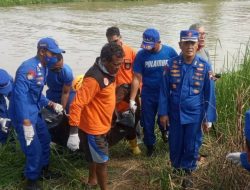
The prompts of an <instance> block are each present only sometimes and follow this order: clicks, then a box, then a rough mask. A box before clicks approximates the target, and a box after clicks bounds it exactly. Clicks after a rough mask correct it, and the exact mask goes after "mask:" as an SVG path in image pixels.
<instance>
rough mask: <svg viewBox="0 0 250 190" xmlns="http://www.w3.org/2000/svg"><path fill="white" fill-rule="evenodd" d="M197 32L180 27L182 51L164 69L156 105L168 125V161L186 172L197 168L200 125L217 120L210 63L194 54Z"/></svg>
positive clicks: (196, 44)
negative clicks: (157, 104)
mask: <svg viewBox="0 0 250 190" xmlns="http://www.w3.org/2000/svg"><path fill="white" fill-rule="evenodd" d="M198 35H199V34H198V32H197V31H194V30H183V31H181V33H180V42H179V46H180V49H181V50H182V52H181V54H180V55H179V56H178V57H175V58H173V59H170V60H169V61H168V65H167V66H166V67H165V69H164V75H163V81H162V85H161V89H160V98H159V109H158V111H159V115H160V121H161V124H162V125H163V126H169V149H170V160H171V164H172V166H173V167H174V168H175V169H177V170H179V169H180V170H184V171H185V173H186V174H191V172H192V171H193V170H195V169H196V166H197V164H196V162H197V158H198V153H199V148H200V145H201V143H200V139H201V136H202V130H201V128H202V126H203V129H204V130H208V129H209V122H214V121H215V120H216V108H215V90H214V81H213V79H212V78H213V76H212V71H211V65H210V64H209V63H208V62H207V61H205V60H204V59H202V58H201V57H199V56H197V55H196V51H197V48H198ZM190 182H191V181H188V183H187V184H185V183H184V184H183V186H184V187H185V186H186V185H192V182H191V183H190Z"/></svg>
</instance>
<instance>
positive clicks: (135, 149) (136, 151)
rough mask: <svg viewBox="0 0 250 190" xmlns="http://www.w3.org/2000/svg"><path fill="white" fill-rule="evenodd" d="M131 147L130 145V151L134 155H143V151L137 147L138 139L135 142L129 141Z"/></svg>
mask: <svg viewBox="0 0 250 190" xmlns="http://www.w3.org/2000/svg"><path fill="white" fill-rule="evenodd" d="M129 145H130V149H131V150H132V153H133V154H134V155H139V154H141V150H140V148H139V146H138V145H137V140H136V138H135V139H133V140H129Z"/></svg>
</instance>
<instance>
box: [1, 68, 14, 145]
mask: <svg viewBox="0 0 250 190" xmlns="http://www.w3.org/2000/svg"><path fill="white" fill-rule="evenodd" d="M12 83H13V78H12V77H11V76H10V75H9V74H8V73H7V72H6V71H5V70H3V69H0V143H1V144H5V143H6V141H7V138H8V134H9V126H10V122H9V121H10V119H9V114H8V107H7V102H6V98H9V97H10V94H11V90H12Z"/></svg>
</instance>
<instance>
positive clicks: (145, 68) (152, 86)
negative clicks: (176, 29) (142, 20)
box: [130, 28, 177, 156]
mask: <svg viewBox="0 0 250 190" xmlns="http://www.w3.org/2000/svg"><path fill="white" fill-rule="evenodd" d="M141 47H142V49H141V50H140V51H139V52H138V53H137V55H136V57H135V61H134V66H133V70H134V75H133V80H132V87H131V94H130V108H131V109H132V110H135V109H136V103H135V97H136V94H137V91H138V89H139V88H140V85H141V82H142V92H141V104H142V105H141V106H142V110H141V126H142V127H143V132H144V139H143V140H144V144H145V145H146V147H147V156H152V154H153V151H154V144H155V141H156V137H155V134H154V126H155V117H156V114H157V108H158V98H159V91H160V83H161V78H162V73H163V67H164V66H166V64H167V61H168V60H169V59H170V58H172V57H175V56H177V53H176V51H175V50H174V49H173V48H171V47H170V46H167V45H162V44H161V41H160V34H159V32H158V31H157V30H156V29H154V28H148V29H146V30H145V31H144V33H143V41H142V45H141ZM157 123H158V125H159V127H160V130H161V132H162V135H163V139H164V140H165V141H167V139H166V130H165V129H164V127H163V126H161V125H160V123H159V118H158V122H157Z"/></svg>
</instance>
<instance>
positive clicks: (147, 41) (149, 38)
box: [141, 28, 160, 50]
mask: <svg viewBox="0 0 250 190" xmlns="http://www.w3.org/2000/svg"><path fill="white" fill-rule="evenodd" d="M142 38H143V41H142V44H141V47H142V48H143V49H146V50H151V49H153V48H154V47H155V44H156V43H157V42H159V41H160V33H159V32H158V30H156V29H154V28H148V29H146V30H145V31H144V32H143V36H142Z"/></svg>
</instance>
